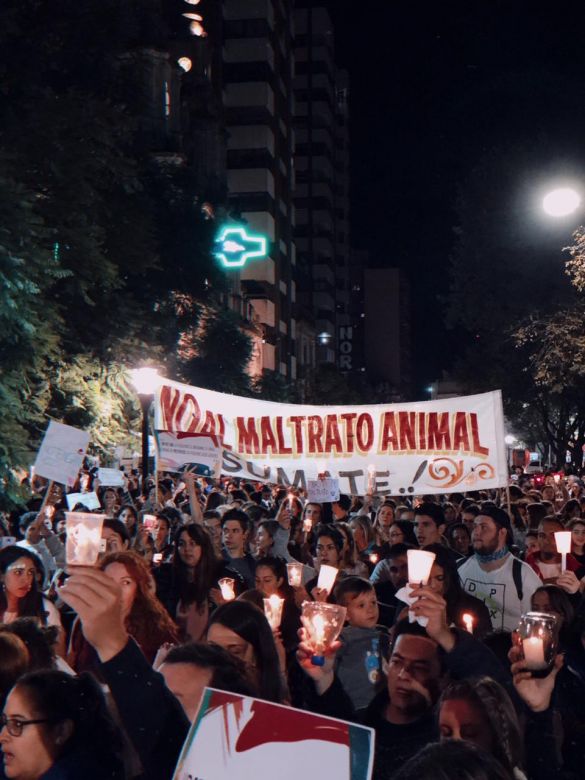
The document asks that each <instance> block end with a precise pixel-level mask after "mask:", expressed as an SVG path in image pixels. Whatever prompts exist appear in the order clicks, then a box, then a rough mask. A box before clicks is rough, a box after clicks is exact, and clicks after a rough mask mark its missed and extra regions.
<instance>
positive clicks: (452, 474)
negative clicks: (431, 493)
mask: <svg viewBox="0 0 585 780" xmlns="http://www.w3.org/2000/svg"><path fill="white" fill-rule="evenodd" d="M429 475H430V477H431V479H434V480H435V481H436V482H443V484H442V485H441V487H452V486H453V485H457V484H459V482H461V480H462V479H463V461H462V460H458V461H456V460H453V458H437V459H436V460H433V461H431V462H430V464H429Z"/></svg>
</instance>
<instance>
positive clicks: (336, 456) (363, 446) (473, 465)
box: [155, 380, 508, 496]
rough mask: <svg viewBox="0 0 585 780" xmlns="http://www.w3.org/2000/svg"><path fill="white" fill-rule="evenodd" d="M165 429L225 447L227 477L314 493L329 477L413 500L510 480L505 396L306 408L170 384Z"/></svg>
mask: <svg viewBox="0 0 585 780" xmlns="http://www.w3.org/2000/svg"><path fill="white" fill-rule="evenodd" d="M155 427H156V428H157V429H158V430H164V431H171V432H176V433H178V432H182V433H205V434H208V435H216V436H219V437H221V439H222V440H223V460H222V466H221V471H222V474H224V475H226V476H233V477H244V478H245V479H251V480H260V481H264V482H274V483H277V484H281V485H284V486H285V487H288V486H294V487H303V488H306V486H307V480H308V479H316V478H317V477H318V476H319V474H323V473H325V472H328V473H329V475H330V476H331V477H333V478H335V479H338V480H339V486H340V489H341V492H342V493H350V494H354V495H355V494H358V495H359V494H364V493H365V492H372V493H374V494H376V495H380V496H384V495H396V496H400V495H412V494H414V493H417V494H424V493H434V494H438V493H454V492H461V491H467V490H479V489H488V488H496V487H503V486H505V485H506V484H507V482H508V468H507V463H506V445H505V442H504V415H503V410H502V398H501V393H500V391H499V390H495V391H493V392H491V393H483V394H481V395H470V396H461V397H458V398H447V399H441V400H436V401H420V402H416V403H402V404H377V405H368V406H354V407H351V406H349V407H346V406H328V407H321V406H302V405H295V404H279V403H273V402H270V401H261V400H257V399H253V398H242V397H239V396H233V395H226V394H224V393H217V392H215V391H212V390H204V389H202V388H199V387H191V386H189V385H184V384H181V383H179V382H172V381H169V380H165V382H164V384H163V385H161V387H160V388H159V390H158V391H157V393H156V396H155Z"/></svg>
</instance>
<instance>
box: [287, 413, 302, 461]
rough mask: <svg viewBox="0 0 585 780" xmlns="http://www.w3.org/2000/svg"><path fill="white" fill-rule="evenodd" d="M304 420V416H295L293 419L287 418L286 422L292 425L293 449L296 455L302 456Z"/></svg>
mask: <svg viewBox="0 0 585 780" xmlns="http://www.w3.org/2000/svg"><path fill="white" fill-rule="evenodd" d="M304 420H305V417H304V415H303V416H302V415H295V416H294V417H289V418H288V421H289V424H292V426H293V435H294V448H295V452H296V454H297V455H302V454H303V452H304V451H305V449H304V446H303V421H304Z"/></svg>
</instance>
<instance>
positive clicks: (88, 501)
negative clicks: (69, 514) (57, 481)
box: [65, 492, 101, 509]
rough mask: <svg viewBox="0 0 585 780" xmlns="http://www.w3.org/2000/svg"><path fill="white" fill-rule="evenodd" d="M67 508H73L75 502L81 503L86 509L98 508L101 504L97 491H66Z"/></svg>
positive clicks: (75, 504)
mask: <svg viewBox="0 0 585 780" xmlns="http://www.w3.org/2000/svg"><path fill="white" fill-rule="evenodd" d="M65 498H66V499H67V508H68V509H75V507H76V506H77V504H83V506H84V507H85V508H86V509H99V508H100V506H101V504H100V500H99V498H98V497H97V493H95V492H94V493H67V495H66V496H65Z"/></svg>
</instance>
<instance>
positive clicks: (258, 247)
mask: <svg viewBox="0 0 585 780" xmlns="http://www.w3.org/2000/svg"><path fill="white" fill-rule="evenodd" d="M266 243H267V242H266V238H265V237H264V236H253V235H250V234H249V233H247V232H246V230H245V228H243V227H227V228H224V229H223V230H222V231H221V233H220V235H219V236H218V238H217V241H216V246H217V249H216V251H215V254H216V256H217V257H218V258H219V260H220V261H221V263H222V265H223V266H224V267H225V268H243V267H244V265H245V264H246V261H247V260H252V259H253V258H255V257H257V258H264V257H266Z"/></svg>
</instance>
